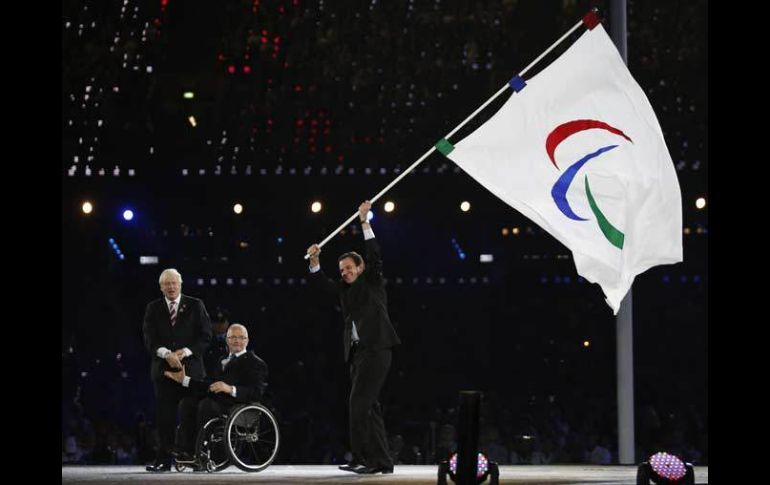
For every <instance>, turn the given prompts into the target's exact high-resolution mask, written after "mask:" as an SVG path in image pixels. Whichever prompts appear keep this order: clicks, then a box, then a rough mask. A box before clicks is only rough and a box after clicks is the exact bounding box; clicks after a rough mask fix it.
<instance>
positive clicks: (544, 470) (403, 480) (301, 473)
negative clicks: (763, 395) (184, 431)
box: [61, 465, 709, 485]
mask: <svg viewBox="0 0 770 485" xmlns="http://www.w3.org/2000/svg"><path fill="white" fill-rule="evenodd" d="M437 477H438V466H437V465H398V466H396V469H395V472H394V473H393V474H392V475H366V476H364V475H356V474H354V473H350V472H343V471H340V470H338V469H337V467H336V466H332V465H272V466H270V467H269V468H268V469H267V470H264V471H262V472H259V473H245V472H241V471H240V470H238V469H237V468H235V467H232V466H231V467H230V468H228V469H226V470H224V471H221V472H218V473H193V472H189V471H188V472H182V473H180V472H176V471H172V472H167V473H148V472H146V471H145V470H144V467H140V466H63V467H62V469H61V478H62V484H64V483H67V484H73V485H74V484H92V485H94V484H123V483H127V482H133V483H141V484H150V485H155V484H161V483H163V484H165V483H182V482H184V483H205V484H211V485H213V484H229V483H269V484H305V483H323V484H335V483H340V484H350V483H367V484H369V483H388V484H391V485H392V484H409V485H417V484H419V485H423V484H424V485H435V483H436V478H437ZM708 479H709V469H708V467H695V483H696V484H703V483H708ZM448 483H450V484H451V483H452V482H451V480H449V481H448ZM485 483H489V481H487V482H485ZM500 483H501V484H503V483H510V484H562V485H574V484H582V483H593V484H597V485H620V484H623V485H635V484H636V466H620V465H617V466H589V465H550V466H534V465H517V466H501V467H500Z"/></svg>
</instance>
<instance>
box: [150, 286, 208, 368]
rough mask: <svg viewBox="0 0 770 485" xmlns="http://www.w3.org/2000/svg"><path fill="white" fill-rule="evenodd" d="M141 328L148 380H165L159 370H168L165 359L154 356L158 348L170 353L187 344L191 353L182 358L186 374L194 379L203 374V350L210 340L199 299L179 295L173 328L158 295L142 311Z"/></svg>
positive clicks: (163, 302) (205, 316)
mask: <svg viewBox="0 0 770 485" xmlns="http://www.w3.org/2000/svg"><path fill="white" fill-rule="evenodd" d="M142 331H143V333H144V346H145V347H146V348H147V350H148V351H149V352H150V354H151V355H152V364H151V366H150V376H151V378H152V380H154V381H160V380H162V379H167V378H166V377H164V376H163V371H165V370H170V367H169V365H168V363H166V361H165V359H161V358H160V357H158V354H157V351H158V348H160V347H166V348H167V349H169V350H171V351H172V352H173V351H176V350H178V349H182V348H185V347H187V348H188V349H190V350H191V351H192V355H191V356H189V357H186V358H185V359H184V360H183V361H182V364H184V366H185V372H186V374H187V375H188V376H190V377H198V378H200V377H203V376H205V375H206V371H205V369H204V367H203V353H204V352H205V351H206V348H208V346H209V342H210V341H211V320H210V319H209V314H208V313H207V312H206V307H205V306H204V305H203V302H202V301H201V300H199V299H198V298H193V297H191V296H186V295H182V297H181V299H180V300H179V309H178V310H177V314H176V323H175V324H174V326H173V327H172V326H171V320H170V318H169V313H168V307H167V306H166V299H165V298H160V299H158V300H154V301H152V302H150V303H149V304H148V305H147V309H146V310H145V312H144V324H143V326H142Z"/></svg>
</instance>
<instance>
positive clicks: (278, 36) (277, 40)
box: [273, 35, 281, 44]
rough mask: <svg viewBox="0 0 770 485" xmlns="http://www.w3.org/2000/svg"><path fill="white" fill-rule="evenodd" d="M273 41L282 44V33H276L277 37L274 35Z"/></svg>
mask: <svg viewBox="0 0 770 485" xmlns="http://www.w3.org/2000/svg"><path fill="white" fill-rule="evenodd" d="M273 43H275V44H280V43H281V36H280V35H276V36H275V37H273Z"/></svg>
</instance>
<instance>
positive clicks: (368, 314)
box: [311, 238, 401, 362]
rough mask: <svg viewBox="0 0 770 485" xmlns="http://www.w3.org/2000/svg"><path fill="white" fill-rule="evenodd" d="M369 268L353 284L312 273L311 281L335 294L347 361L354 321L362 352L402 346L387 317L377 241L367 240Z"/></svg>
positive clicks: (385, 296)
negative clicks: (339, 308) (338, 305)
mask: <svg viewBox="0 0 770 485" xmlns="http://www.w3.org/2000/svg"><path fill="white" fill-rule="evenodd" d="M364 244H365V245H366V260H365V263H366V266H365V269H364V272H363V273H361V275H359V276H358V278H356V281H354V282H353V284H347V283H345V282H344V281H343V280H341V279H340V280H338V281H334V280H332V279H330V278H329V277H327V276H326V275H325V274H324V273H323V271H318V272H316V273H312V274H311V282H312V283H313V284H314V285H316V286H318V287H320V288H322V289H323V290H325V291H327V292H336V293H337V294H338V295H339V298H340V303H341V305H342V316H343V317H344V319H345V330H344V335H343V345H344V347H345V349H344V352H345V361H346V362H347V360H348V357H349V354H350V339H351V334H352V330H353V325H352V323H353V322H355V324H356V330H357V332H358V338H359V339H360V341H359V345H360V348H361V350H364V349H372V350H381V349H388V348H391V347H393V346H395V345H398V344H400V343H401V340H400V339H399V338H398V335H397V334H396V330H395V329H394V328H393V324H392V323H391V321H390V316H389V315H388V295H387V293H386V292H385V282H384V281H383V276H382V256H381V254H380V246H379V244H377V239H376V238H372V239H367V240H366V241H365V243H364Z"/></svg>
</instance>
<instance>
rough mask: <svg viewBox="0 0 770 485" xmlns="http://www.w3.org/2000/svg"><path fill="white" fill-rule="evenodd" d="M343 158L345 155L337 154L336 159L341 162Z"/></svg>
mask: <svg viewBox="0 0 770 485" xmlns="http://www.w3.org/2000/svg"><path fill="white" fill-rule="evenodd" d="M343 160H345V157H343V156H342V155H338V156H337V161H339V162H341V161H343Z"/></svg>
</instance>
